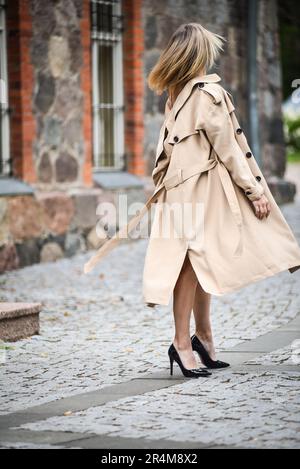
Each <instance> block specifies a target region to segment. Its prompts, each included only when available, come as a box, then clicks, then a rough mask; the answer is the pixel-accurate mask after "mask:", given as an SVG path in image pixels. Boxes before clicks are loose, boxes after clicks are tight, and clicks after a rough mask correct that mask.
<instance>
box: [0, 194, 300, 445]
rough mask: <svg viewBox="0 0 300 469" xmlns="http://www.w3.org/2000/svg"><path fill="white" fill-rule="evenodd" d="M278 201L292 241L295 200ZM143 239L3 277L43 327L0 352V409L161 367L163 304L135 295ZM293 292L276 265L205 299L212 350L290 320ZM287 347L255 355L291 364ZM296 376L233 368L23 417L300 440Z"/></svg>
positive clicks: (298, 300)
mask: <svg viewBox="0 0 300 469" xmlns="http://www.w3.org/2000/svg"><path fill="white" fill-rule="evenodd" d="M282 210H283V213H284V215H285V216H286V218H287V220H288V222H289V223H290V225H291V226H292V228H293V231H294V233H295V234H296V236H297V237H298V240H300V201H299V199H298V200H297V203H296V204H289V205H286V206H284V207H283V209H282ZM146 246H147V240H141V241H137V242H133V243H130V245H128V244H123V245H122V246H120V247H118V248H117V249H116V250H115V251H113V252H112V253H111V254H110V255H109V256H108V257H107V258H105V259H104V260H103V262H102V263H101V264H100V266H99V267H98V268H97V269H95V271H94V272H93V273H92V274H90V275H83V274H82V267H83V264H84V262H85V261H86V260H87V259H88V258H89V257H90V255H91V253H87V254H84V255H80V256H77V257H75V258H72V259H63V260H60V261H58V262H57V263H52V264H39V265H35V266H30V267H27V268H24V269H22V270H19V271H14V272H10V273H6V274H5V275H3V276H1V277H0V288H1V293H0V301H30V302H31V301H33V302H42V303H43V304H44V309H43V312H42V314H41V335H40V336H36V337H33V338H31V339H27V340H22V341H20V342H18V343H15V344H7V345H8V346H9V350H7V351H6V357H4V355H3V353H4V352H3V350H2V352H3V353H2V361H3V362H4V363H2V365H0V414H1V415H5V414H7V413H10V412H14V411H16V410H22V409H25V408H28V407H31V406H33V405H37V404H43V403H46V402H49V401H54V400H56V399H60V398H62V397H66V396H72V395H76V394H79V393H85V392H88V391H92V390H99V389H102V388H104V387H106V386H109V385H112V384H117V383H121V382H124V381H127V380H130V379H132V378H134V377H141V376H143V375H145V374H149V373H153V372H159V371H166V370H167V368H168V357H167V353H166V352H167V347H168V345H169V344H170V342H171V340H172V335H173V321H172V305H169V307H158V308H156V309H151V308H148V307H147V306H145V305H144V303H143V301H142V269H143V260H144V254H145V249H146ZM299 291H300V274H299V272H296V273H294V274H290V273H289V272H282V273H281V274H279V275H276V276H274V277H271V278H269V279H266V280H264V281H260V282H257V283H254V284H252V285H250V286H248V287H246V288H244V289H242V290H240V291H237V292H235V293H232V294H228V295H224V296H223V297H213V298H212V319H213V328H214V332H215V341H216V345H217V348H218V350H219V351H222V350H228V349H230V348H231V347H234V346H236V345H237V344H239V343H241V342H245V341H246V342H247V341H251V339H254V338H256V337H258V336H260V335H262V334H265V333H267V332H269V331H273V330H275V329H277V328H278V327H279V326H284V325H286V324H288V323H289V322H290V321H291V320H293V319H294V318H295V317H296V316H297V315H298V314H299V312H300V297H299ZM277 348H279V347H277ZM274 349H276V347H274ZM289 350H290V347H289V348H285V349H283V350H280V351H279V352H276V353H275V354H274V353H273V354H271V355H270V354H269V355H268V356H264V357H262V358H259V359H255V360H256V361H255V362H254V363H257V364H258V365H260V364H265V363H266V364H271V365H276V364H279V365H280V364H282V363H294V362H293V361H291V360H292V359H291V358H289ZM276 354H277V355H276ZM263 355H265V354H263ZM0 362H1V360H0ZM298 377H299V374H297V373H296V372H288V373H287V372H284V373H283V372H280V371H279V372H276V371H274V370H273V371H270V372H255V373H254V372H253V373H252V372H249V371H246V372H245V373H244V372H238V371H234V369H232V370H231V371H227V372H226V373H225V374H218V373H216V374H214V375H213V377H212V378H210V379H209V380H201V382H191V381H189V382H185V383H184V384H178V385H174V386H171V387H170V388H168V389H164V390H158V391H154V392H151V393H147V394H144V395H142V396H137V397H134V398H132V397H131V398H126V399H122V400H119V401H115V402H113V403H107V404H105V405H104V406H101V407H97V408H92V409H89V410H86V411H84V412H83V413H79V414H78V415H77V414H74V415H72V416H70V417H53V419H50V420H48V421H42V422H38V423H32V424H31V425H32V426H30V428H31V429H34V430H40V429H41V428H49V429H54V428H56V429H58V428H59V429H66V428H70V425H71V427H72V429H73V430H74V431H79V432H81V431H82V432H86V431H89V430H91V431H93V432H94V433H100V434H102V433H112V434H114V435H124V434H125V433H126V435H129V436H132V437H137V436H139V437H141V436H144V437H146V438H148V437H149V438H150V437H151V438H152V439H154V440H155V439H159V438H167V437H168V439H173V440H178V439H181V440H183V439H184V440H185V439H187V440H190V439H191V440H190V441H202V442H203V443H209V442H211V441H212V440H213V442H214V443H217V444H225V445H243V446H253V445H254V446H255V445H266V446H270V447H271V446H272V445H273V446H274V445H275V446H276V445H280V446H281V447H287V446H292V447H294V446H296V445H297V444H298V445H299V441H297V440H296V437H295V434H296V426H297V425H298V427H297V428H298V429H299V426H300V424H299V418H298V417H297V415H298V416H299V404H300V402H299V397H298V398H297V393H296V390H297V386H299V382H297V380H298ZM298 395H299V392H298ZM297 413H298V414H297ZM111 421H113V425H111V423H109V422H111ZM201 422H202V423H203V422H204V423H205V434H203V431H202V430H203V426H202V425H201ZM27 425H29V424H27ZM75 427H76V428H75ZM222 435H223V436H222ZM221 436H222V437H221Z"/></svg>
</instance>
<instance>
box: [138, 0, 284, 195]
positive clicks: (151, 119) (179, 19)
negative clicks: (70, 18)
mask: <svg viewBox="0 0 300 469" xmlns="http://www.w3.org/2000/svg"><path fill="white" fill-rule="evenodd" d="M258 4H259V10H258V36H257V41H258V48H257V53H258V55H257V61H258V80H257V82H258V111H259V122H260V125H259V128H260V145H261V157H262V169H263V171H264V174H265V176H266V177H267V178H271V179H270V181H271V180H273V179H274V177H275V178H276V177H277V178H282V177H283V176H284V171H285V148H284V140H283V132H282V116H281V76H280V60H279V51H280V44H279V37H278V24H277V2H276V0H260V1H259V2H258ZM143 5H144V7H143V18H144V29H145V78H146V76H147V75H148V73H149V71H150V69H151V67H152V66H153V65H154V63H155V62H156V60H157V59H158V57H159V54H160V52H161V50H162V48H163V47H164V46H165V45H166V44H167V41H168V39H169V37H170V35H171V33H172V32H173V31H174V30H175V29H176V28H177V27H178V26H179V25H180V24H182V23H187V22H199V23H201V24H203V26H204V27H206V28H208V29H211V30H212V31H214V32H216V33H218V34H221V35H223V36H224V37H225V38H226V39H227V43H226V45H225V48H224V52H223V54H222V56H221V58H220V60H219V62H218V64H217V66H216V68H215V69H214V70H211V72H216V73H218V74H219V75H220V76H221V78H222V84H223V86H224V87H225V88H226V89H227V90H228V91H229V92H231V93H232V94H233V97H234V100H235V103H236V112H237V116H238V118H239V120H240V122H241V125H242V126H243V128H244V129H245V132H246V134H248V135H247V136H248V138H249V140H250V137H249V126H248V98H247V81H248V63H247V21H248V2H247V1H246V0H195V1H193V0H186V1H184V0H178V1H174V0H166V1H165V2H161V1H159V0H144V4H143ZM165 100H166V94H165V93H164V95H162V96H161V97H159V96H155V95H154V94H153V92H152V91H151V90H149V88H148V87H147V84H145V126H146V137H145V157H146V160H147V169H148V173H149V174H150V173H151V170H152V166H153V159H154V153H155V147H156V141H157V136H158V133H159V128H160V126H161V124H162V122H163V112H164V104H165ZM272 178H273V179H272ZM284 186H285V188H286V190H287V192H288V194H287V195H288V196H292V194H290V191H291V192H293V190H292V189H291V188H290V186H289V185H288V184H285V185H284ZM272 187H274V192H276V191H277V187H275V185H274V186H273V185H272ZM276 193H277V192H276ZM277 195H278V200H279V201H281V197H282V198H283V199H284V194H283V193H282V194H281V197H280V194H277Z"/></svg>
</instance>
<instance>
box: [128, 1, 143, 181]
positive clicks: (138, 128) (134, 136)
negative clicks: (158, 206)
mask: <svg viewBox="0 0 300 469" xmlns="http://www.w3.org/2000/svg"><path fill="white" fill-rule="evenodd" d="M142 3H143V2H142V0H123V2H122V8H123V15H124V38H123V57H124V96H125V152H126V155H127V169H128V171H129V172H131V173H133V174H136V175H139V176H142V175H144V172H145V160H144V107H143V97H144V73H143V55H144V31H143V23H142Z"/></svg>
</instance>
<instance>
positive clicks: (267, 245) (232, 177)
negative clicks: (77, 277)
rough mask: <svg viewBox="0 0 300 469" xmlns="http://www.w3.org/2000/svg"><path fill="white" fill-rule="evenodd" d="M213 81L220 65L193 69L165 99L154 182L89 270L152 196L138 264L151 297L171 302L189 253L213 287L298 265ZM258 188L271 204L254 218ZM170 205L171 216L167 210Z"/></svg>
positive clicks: (234, 285)
mask: <svg viewBox="0 0 300 469" xmlns="http://www.w3.org/2000/svg"><path fill="white" fill-rule="evenodd" d="M220 80H221V79H220V77H219V76H218V75H217V74H210V75H205V76H198V77H195V78H193V79H191V80H190V81H188V82H187V83H186V84H185V86H184V88H183V89H182V90H181V92H180V93H179V95H178V96H177V98H176V101H175V103H174V105H173V107H172V108H170V106H169V100H167V102H166V107H165V120H164V123H163V125H162V127H161V130H160V134H159V139H158V144H157V148H156V158H155V165H154V169H153V172H152V178H153V181H154V183H155V191H154V193H153V195H152V197H150V199H148V201H147V202H146V204H145V206H144V208H143V210H142V211H141V212H140V214H139V215H137V216H135V217H134V218H133V219H132V220H131V221H130V222H129V224H128V225H126V226H125V227H123V228H121V230H120V231H119V232H118V233H116V235H115V236H114V237H113V238H112V239H110V240H109V241H107V242H106V243H105V244H104V246H102V247H101V248H100V250H99V251H98V252H97V253H96V255H95V256H94V257H93V258H92V259H91V260H90V261H89V262H88V263H87V264H86V266H85V271H86V272H87V271H89V270H91V269H92V268H93V266H94V265H95V264H96V263H97V262H98V261H99V260H100V259H101V258H102V257H103V256H104V255H106V254H107V253H108V252H109V251H110V250H111V249H113V247H114V246H116V245H117V244H118V243H119V242H120V237H121V238H122V237H124V233H125V232H130V231H131V230H132V229H133V228H134V227H135V226H136V225H137V224H138V223H139V221H140V220H141V218H142V217H143V216H144V214H145V213H146V212H147V211H148V210H149V209H150V207H151V206H153V203H156V205H155V215H154V219H153V223H152V226H151V233H150V239H149V243H148V248H147V253H146V257H145V263H144V272H143V297H144V301H145V303H146V304H147V305H149V306H153V305H168V304H169V302H170V299H171V295H172V293H173V289H174V286H175V284H176V280H177V278H178V276H179V273H180V270H181V267H182V264H183V261H184V259H185V256H186V254H187V255H188V257H189V259H190V261H191V264H192V266H193V268H194V271H195V273H196V275H197V278H198V281H199V282H200V284H201V285H202V287H203V289H204V290H205V291H206V292H208V293H211V294H213V295H223V294H225V293H229V292H233V291H235V290H237V289H239V288H241V287H243V286H246V285H248V284H250V283H252V282H255V281H258V280H262V279H264V278H267V277H270V276H272V275H275V274H276V273H279V272H281V271H284V270H289V271H290V272H291V273H292V272H294V271H296V270H297V269H299V268H300V248H299V246H298V244H297V241H296V239H295V237H294V235H293V233H292V231H291V229H290V227H289V226H288V224H287V222H286V220H285V218H284V217H283V214H282V212H281V211H280V209H279V207H278V205H277V204H276V202H275V200H274V198H273V196H272V194H271V192H270V190H269V187H268V185H267V183H266V180H265V178H264V176H263V174H262V172H261V170H260V168H259V166H258V164H257V162H256V160H255V158H254V156H253V154H252V152H251V149H250V148H249V145H248V143H247V140H246V137H245V135H244V133H243V130H242V129H241V127H240V125H239V122H238V120H237V117H236V115H235V107H234V103H233V101H232V97H231V95H230V94H229V93H228V92H227V91H226V90H225V89H224V88H223V87H222V86H221V85H220V84H219V83H218V82H219V81H220ZM262 194H265V195H266V197H267V198H268V200H269V202H270V205H271V213H270V215H269V217H268V218H264V219H263V220H260V219H258V218H257V217H256V216H255V214H254V208H253V204H252V202H251V201H253V200H256V199H259V198H260V197H261V195H262ZM167 207H172V208H175V209H174V212H173V213H177V215H174V216H171V217H170V212H168V210H166V208H167ZM176 207H177V209H178V211H177V212H176ZM182 207H189V208H191V207H192V208H191V211H192V213H193V215H192V217H188V218H185V216H184V215H182V214H183V213H185V212H184V210H180V208H182ZM178 213H180V214H181V215H180V216H178ZM187 213H189V214H190V213H191V212H190V211H189V210H187ZM197 213H198V214H201V216H199V217H197V216H196V215H195V214H197ZM182 220H184V223H183V224H182ZM186 220H188V226H186ZM199 220H200V223H199ZM182 225H185V226H184V228H183V230H182V229H181V228H182ZM190 225H191V226H190ZM166 227H167V228H168V229H167V230H166V229H165V228H166ZM169 234H170V235H169Z"/></svg>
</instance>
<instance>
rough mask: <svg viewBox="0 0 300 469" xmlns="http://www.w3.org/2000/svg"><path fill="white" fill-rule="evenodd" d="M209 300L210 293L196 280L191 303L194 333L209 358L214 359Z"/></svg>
mask: <svg viewBox="0 0 300 469" xmlns="http://www.w3.org/2000/svg"><path fill="white" fill-rule="evenodd" d="M210 301H211V295H210V293H206V292H205V291H204V290H203V288H202V287H201V285H200V283H199V282H198V284H197V287H196V292H195V299H194V305H193V312H194V317H195V326H196V331H195V334H196V336H197V337H198V338H199V339H200V340H201V342H202V343H203V345H204V347H205V348H206V350H207V351H208V353H209V355H210V358H211V359H212V360H216V351H215V347H214V341H213V335H212V330H211V323H210Z"/></svg>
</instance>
